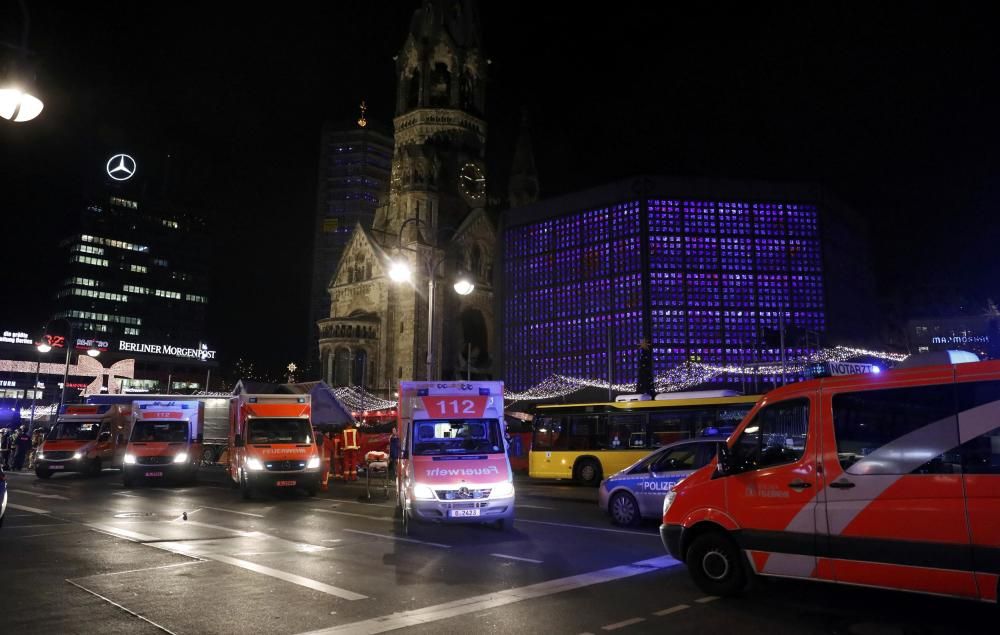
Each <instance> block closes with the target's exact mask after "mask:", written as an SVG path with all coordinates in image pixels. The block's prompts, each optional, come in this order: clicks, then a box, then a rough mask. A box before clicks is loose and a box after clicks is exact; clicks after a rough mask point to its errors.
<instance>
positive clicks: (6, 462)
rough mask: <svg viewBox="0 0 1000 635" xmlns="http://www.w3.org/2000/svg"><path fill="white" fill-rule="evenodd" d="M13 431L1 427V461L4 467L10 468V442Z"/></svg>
mask: <svg viewBox="0 0 1000 635" xmlns="http://www.w3.org/2000/svg"><path fill="white" fill-rule="evenodd" d="M12 436H13V432H12V431H11V430H10V429H8V428H3V429H0V462H2V463H3V469H5V470H9V469H10V442H11V437H12Z"/></svg>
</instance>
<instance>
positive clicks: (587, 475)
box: [576, 459, 602, 487]
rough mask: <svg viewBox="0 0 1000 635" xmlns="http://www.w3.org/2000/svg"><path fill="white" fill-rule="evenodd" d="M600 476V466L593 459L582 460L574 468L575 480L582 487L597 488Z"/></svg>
mask: <svg viewBox="0 0 1000 635" xmlns="http://www.w3.org/2000/svg"><path fill="white" fill-rule="evenodd" d="M601 476H602V474H601V464H600V463H598V462H597V461H595V460H594V459H584V460H582V461H580V463H579V464H578V465H577V467H576V480H577V481H579V482H580V483H581V484H583V485H587V486H590V487H597V486H598V485H600V484H601Z"/></svg>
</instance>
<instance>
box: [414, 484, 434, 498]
mask: <svg viewBox="0 0 1000 635" xmlns="http://www.w3.org/2000/svg"><path fill="white" fill-rule="evenodd" d="M413 498H417V499H420V500H433V499H434V490H432V489H431V488H430V485H424V484H423V483H417V484H415V485H414V486H413Z"/></svg>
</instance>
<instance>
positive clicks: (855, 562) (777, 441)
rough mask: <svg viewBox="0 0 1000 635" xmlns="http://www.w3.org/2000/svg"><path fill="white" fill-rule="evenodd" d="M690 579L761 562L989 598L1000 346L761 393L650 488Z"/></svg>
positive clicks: (998, 477)
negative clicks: (661, 485)
mask: <svg viewBox="0 0 1000 635" xmlns="http://www.w3.org/2000/svg"><path fill="white" fill-rule="evenodd" d="M660 535H661V538H662V539H663V543H664V545H665V546H666V548H667V550H668V551H669V552H670V553H671V554H672V555H673V556H674V557H676V558H678V559H679V560H682V561H684V562H686V563H687V566H688V568H689V570H690V572H691V575H692V577H693V578H694V581H695V582H696V583H697V584H698V586H699V587H701V588H702V589H703V590H704V591H706V592H708V593H711V594H713V595H725V594H731V593H734V592H736V591H738V590H739V589H740V588H741V587H742V586H743V585H744V583H745V582H746V581H747V579H748V578H749V576H751V575H753V574H760V575H765V576H778V577H786V578H798V579H805V580H823V581H829V582H839V583H844V584H854V585H863V586H870V587H881V588H888V589H899V590H908V591H917V592H923V593H933V594H941V595H950V596H957V597H964V598H973V599H979V600H984V601H989V602H996V601H997V591H998V589H997V585H998V579H1000V361H987V362H974V363H967V364H958V365H935V366H926V367H918V368H910V369H906V370H893V371H889V372H883V373H880V374H869V375H854V376H845V377H830V378H824V379H817V380H812V381H805V382H802V383H796V384H793V385H789V386H785V387H783V388H779V389H777V390H775V391H773V392H771V393H769V394H767V395H765V396H764V397H763V398H762V399H761V400H760V401H759V402H758V403H757V405H756V406H755V407H754V409H753V410H752V411H751V412H750V413H749V414H748V415H747V417H746V418H745V419H744V421H743V422H742V423H741V424H740V426H739V427H738V428H737V429H736V431H735V432H734V433H733V436H732V437H731V438H730V439H729V442H728V445H726V446H723V447H722V448H721V449H720V455H719V459H718V461H716V462H713V463H711V464H709V465H708V466H706V467H704V468H702V469H701V470H699V471H697V472H695V473H694V474H692V475H691V476H690V477H688V478H687V479H686V480H684V481H682V482H681V483H679V484H678V485H677V486H675V487H674V489H673V490H672V491H671V493H670V494H668V495H667V498H666V499H665V500H664V504H663V524H662V525H661V526H660Z"/></svg>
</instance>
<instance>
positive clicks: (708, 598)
mask: <svg viewBox="0 0 1000 635" xmlns="http://www.w3.org/2000/svg"><path fill="white" fill-rule="evenodd" d="M718 599H719V596H717V595H709V596H706V597H703V598H698V599H697V600H695V602H697V603H698V604H708V603H709V602H714V601H715V600H718Z"/></svg>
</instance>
